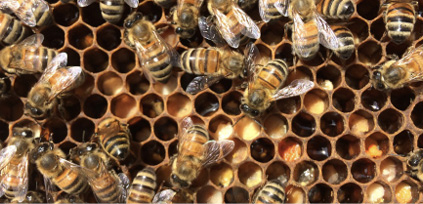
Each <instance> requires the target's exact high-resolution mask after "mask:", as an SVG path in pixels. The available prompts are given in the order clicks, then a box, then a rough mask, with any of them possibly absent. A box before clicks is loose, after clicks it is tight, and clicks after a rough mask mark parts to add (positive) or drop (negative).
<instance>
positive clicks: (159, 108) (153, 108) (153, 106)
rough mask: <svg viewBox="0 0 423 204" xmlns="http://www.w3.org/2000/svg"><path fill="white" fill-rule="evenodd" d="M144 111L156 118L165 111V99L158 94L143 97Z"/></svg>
mask: <svg viewBox="0 0 423 204" xmlns="http://www.w3.org/2000/svg"><path fill="white" fill-rule="evenodd" d="M140 105H141V110H142V113H143V114H144V115H146V116H148V117H150V118H155V117H157V116H159V115H160V114H162V112H163V111H164V103H163V99H162V98H161V97H160V96H158V95H156V94H149V95H147V96H145V97H143V98H142V99H141V104H140Z"/></svg>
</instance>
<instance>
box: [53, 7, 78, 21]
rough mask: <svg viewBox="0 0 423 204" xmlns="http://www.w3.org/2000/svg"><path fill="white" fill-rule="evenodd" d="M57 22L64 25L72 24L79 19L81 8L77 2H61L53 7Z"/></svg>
mask: <svg viewBox="0 0 423 204" xmlns="http://www.w3.org/2000/svg"><path fill="white" fill-rule="evenodd" d="M53 16H54V20H55V21H56V23H58V24H60V25H62V26H70V25H72V24H74V23H75V22H76V21H78V18H79V10H78V7H77V6H76V5H75V4H61V5H59V6H57V7H55V8H54V9H53Z"/></svg>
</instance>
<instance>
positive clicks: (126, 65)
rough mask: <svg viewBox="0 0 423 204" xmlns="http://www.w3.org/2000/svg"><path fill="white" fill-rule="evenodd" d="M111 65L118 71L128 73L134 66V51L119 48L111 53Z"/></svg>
mask: <svg viewBox="0 0 423 204" xmlns="http://www.w3.org/2000/svg"><path fill="white" fill-rule="evenodd" d="M112 66H113V68H114V69H115V70H116V71H118V72H120V73H128V72H129V71H131V70H132V69H133V68H134V67H135V54H134V52H132V51H130V50H128V49H125V48H121V49H119V50H118V51H116V52H113V54H112Z"/></svg>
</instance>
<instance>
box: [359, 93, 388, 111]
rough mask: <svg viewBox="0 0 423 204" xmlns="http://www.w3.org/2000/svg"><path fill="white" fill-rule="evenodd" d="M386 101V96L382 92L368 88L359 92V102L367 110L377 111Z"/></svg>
mask: <svg viewBox="0 0 423 204" xmlns="http://www.w3.org/2000/svg"><path fill="white" fill-rule="evenodd" d="M386 101H387V96H386V94H385V93H384V92H382V91H378V90H376V89H373V88H370V89H367V90H366V91H364V92H363V93H362V94H361V104H362V105H363V106H364V107H365V108H366V109H368V110H371V111H379V110H381V109H382V108H383V107H384V106H385V104H386Z"/></svg>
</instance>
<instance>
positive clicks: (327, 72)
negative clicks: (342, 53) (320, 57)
mask: <svg viewBox="0 0 423 204" xmlns="http://www.w3.org/2000/svg"><path fill="white" fill-rule="evenodd" d="M316 78H317V83H318V84H319V86H320V87H322V88H323V89H325V90H327V91H331V90H333V89H334V88H336V87H338V86H339V84H341V81H342V77H341V72H340V71H339V69H337V68H335V67H333V66H325V67H323V68H320V69H319V70H317V74H316Z"/></svg>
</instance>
